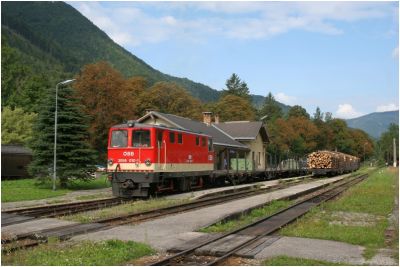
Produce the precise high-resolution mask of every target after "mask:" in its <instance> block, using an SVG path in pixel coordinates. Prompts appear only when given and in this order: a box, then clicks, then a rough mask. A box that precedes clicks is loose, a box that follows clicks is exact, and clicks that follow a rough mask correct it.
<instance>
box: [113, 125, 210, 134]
mask: <svg viewBox="0 0 400 267" xmlns="http://www.w3.org/2000/svg"><path fill="white" fill-rule="evenodd" d="M131 125H132V126H131ZM130 127H140V128H158V129H165V130H174V131H178V132H186V133H193V134H198V135H204V136H207V137H212V136H211V135H208V134H205V133H201V132H195V131H190V130H186V129H179V128H174V127H168V126H166V125H154V124H145V123H138V122H136V121H128V122H127V123H122V124H117V125H114V126H112V128H130Z"/></svg>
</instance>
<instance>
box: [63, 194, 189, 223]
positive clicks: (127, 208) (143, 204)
mask: <svg viewBox="0 0 400 267" xmlns="http://www.w3.org/2000/svg"><path fill="white" fill-rule="evenodd" d="M189 201H190V200H189V199H165V198H151V199H149V200H138V201H134V202H130V203H127V204H122V205H118V206H114V207H109V208H104V209H98V210H92V211H86V212H81V213H78V214H72V215H68V216H65V217H63V218H62V219H65V220H70V221H76V222H81V223H88V222H93V221H97V220H100V219H106V218H111V217H114V216H120V215H126V214H129V213H134V212H142V211H148V210H154V209H159V208H165V207H170V206H173V205H177V204H183V203H187V202H189Z"/></svg>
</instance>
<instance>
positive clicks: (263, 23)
mask: <svg viewBox="0 0 400 267" xmlns="http://www.w3.org/2000/svg"><path fill="white" fill-rule="evenodd" d="M71 5H73V6H74V7H75V8H77V9H78V10H79V11H80V12H81V13H82V14H83V15H85V16H86V17H87V18H89V19H90V20H91V21H92V22H93V23H94V24H96V25H97V26H98V27H99V28H101V29H102V30H104V31H105V32H106V33H107V34H108V35H109V36H110V37H111V38H112V39H113V40H114V41H115V42H117V43H119V44H121V45H141V44H145V43H158V42H163V41H167V40H170V39H179V40H185V41H190V42H193V41H195V42H199V41H204V40H207V39H208V37H210V35H212V36H222V37H228V38H233V39H261V38H267V37H271V36H275V35H278V34H282V33H285V32H288V31H291V30H305V31H312V32H319V33H323V34H331V35H332V34H333V35H334V34H341V33H343V30H342V29H340V28H339V27H338V26H337V25H335V24H334V22H349V21H358V20H362V19H371V18H380V17H385V16H388V15H390V14H391V13H390V12H392V10H393V9H394V8H393V5H391V4H390V3H372V2H369V3H368V2H324V3H320V2H172V3H171V2H168V3H166V2H150V3H147V2H146V3H144V2H132V3H123V4H122V3H121V2H115V3H106V2H104V3H101V2H100V3H98V2H71ZM150 9H152V10H156V11H157V12H149V11H148V10H150ZM187 10H191V11H193V10H194V11H196V10H198V11H199V12H192V13H193V14H196V15H195V16H187V15H191V14H192V13H189V12H186V11H187Z"/></svg>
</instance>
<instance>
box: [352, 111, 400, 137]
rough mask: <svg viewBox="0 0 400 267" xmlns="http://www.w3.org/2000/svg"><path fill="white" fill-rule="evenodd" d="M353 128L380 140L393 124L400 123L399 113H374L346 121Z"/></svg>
mask: <svg viewBox="0 0 400 267" xmlns="http://www.w3.org/2000/svg"><path fill="white" fill-rule="evenodd" d="M346 122H347V125H348V126H349V127H351V128H358V129H361V130H364V131H365V132H367V133H368V134H369V135H370V136H372V137H374V138H379V137H380V136H381V134H382V133H384V132H385V131H386V130H387V129H388V127H389V125H390V124H391V123H396V124H398V123H399V111H398V110H396V111H387V112H374V113H371V114H368V115H364V116H361V117H358V118H354V119H349V120H346Z"/></svg>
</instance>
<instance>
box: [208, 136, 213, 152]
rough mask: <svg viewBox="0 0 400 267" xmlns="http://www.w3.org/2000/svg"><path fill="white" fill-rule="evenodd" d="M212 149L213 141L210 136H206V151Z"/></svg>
mask: <svg viewBox="0 0 400 267" xmlns="http://www.w3.org/2000/svg"><path fill="white" fill-rule="evenodd" d="M212 150H213V141H212V139H211V138H208V151H212Z"/></svg>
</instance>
